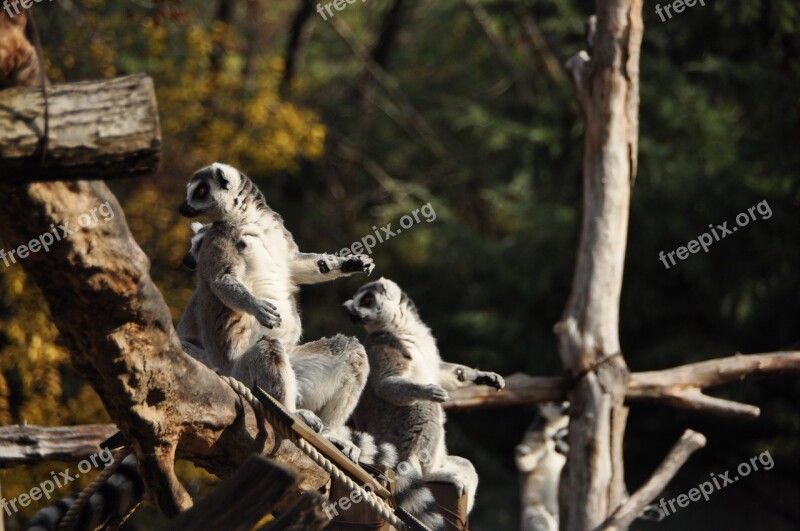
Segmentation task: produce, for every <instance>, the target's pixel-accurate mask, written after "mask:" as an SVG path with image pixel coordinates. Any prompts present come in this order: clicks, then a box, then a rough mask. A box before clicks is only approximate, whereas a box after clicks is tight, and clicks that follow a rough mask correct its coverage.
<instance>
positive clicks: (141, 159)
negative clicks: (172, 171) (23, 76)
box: [0, 74, 161, 183]
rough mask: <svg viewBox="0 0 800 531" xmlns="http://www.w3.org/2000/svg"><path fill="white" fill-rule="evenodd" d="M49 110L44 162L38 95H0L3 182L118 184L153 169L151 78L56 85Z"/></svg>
mask: <svg viewBox="0 0 800 531" xmlns="http://www.w3.org/2000/svg"><path fill="white" fill-rule="evenodd" d="M48 109H49V111H48V116H49V128H50V129H49V134H48V141H47V156H46V158H45V159H44V161H43V162H42V158H41V156H42V151H41V143H40V140H41V138H42V135H43V131H44V123H45V120H44V117H45V107H44V99H43V95H42V89H41V88H40V87H19V88H11V89H7V90H3V91H0V182H13V183H18V182H31V181H45V180H78V179H81V180H84V179H115V178H121V177H135V176H138V175H145V174H152V173H154V172H155V171H156V170H157V169H158V163H159V159H160V156H161V126H160V124H159V120H158V106H157V104H156V96H155V90H154V88H153V81H152V79H150V77H148V76H146V75H144V74H135V75H131V76H124V77H118V78H114V79H107V80H100V81H83V82H79V83H65V84H60V85H53V86H52V87H50V88H49V89H48Z"/></svg>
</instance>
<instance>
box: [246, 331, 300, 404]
mask: <svg viewBox="0 0 800 531" xmlns="http://www.w3.org/2000/svg"><path fill="white" fill-rule="evenodd" d="M230 375H231V376H232V377H234V378H236V379H237V380H239V381H241V382H242V383H244V384H245V385H246V386H248V387H250V388H252V387H255V386H258V387H261V388H262V389H263V390H264V391H266V392H267V393H269V394H270V395H272V396H273V397H275V399H276V400H278V401H279V402H281V403H282V404H283V405H284V406H286V407H287V408H288V409H289V410H290V411H294V410H295V409H296V407H297V380H296V378H295V374H294V371H293V370H292V366H291V364H290V363H289V357H288V356H287V355H286V352H285V351H284V350H283V345H281V342H280V341H278V340H277V339H270V338H269V337H267V336H264V337H262V338H261V339H259V340H258V341H257V342H256V344H255V345H253V346H252V347H250V348H249V349H248V350H246V351H245V352H244V354H242V355H241V356H239V357H238V358H236V359H235V360H233V361H232V362H231V367H230Z"/></svg>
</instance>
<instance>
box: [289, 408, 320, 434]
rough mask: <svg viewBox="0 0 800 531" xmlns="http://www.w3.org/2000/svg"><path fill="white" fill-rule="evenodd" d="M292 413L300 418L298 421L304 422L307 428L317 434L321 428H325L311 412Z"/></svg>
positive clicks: (300, 410) (305, 410)
mask: <svg viewBox="0 0 800 531" xmlns="http://www.w3.org/2000/svg"><path fill="white" fill-rule="evenodd" d="M294 413H295V415H297V416H298V417H300V420H302V421H303V422H305V423H306V425H307V426H308V427H309V428H311V429H312V430H314V431H315V432H317V433H321V432H322V430H323V428H325V424H323V423H322V420H321V419H320V418H319V417H318V416H317V415H316V414H315V413H314V412H313V411H309V410H307V409H298V410H297V411H295V412H294Z"/></svg>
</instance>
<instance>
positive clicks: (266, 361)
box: [178, 163, 374, 460]
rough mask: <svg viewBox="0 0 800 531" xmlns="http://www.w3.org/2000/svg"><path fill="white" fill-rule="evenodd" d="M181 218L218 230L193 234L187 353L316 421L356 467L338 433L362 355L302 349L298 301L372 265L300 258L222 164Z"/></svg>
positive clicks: (183, 327) (344, 347) (194, 192)
mask: <svg viewBox="0 0 800 531" xmlns="http://www.w3.org/2000/svg"><path fill="white" fill-rule="evenodd" d="M179 210H180V212H181V214H182V215H184V216H186V217H192V218H193V217H199V216H202V217H205V218H209V219H210V220H211V221H212V222H213V223H212V224H211V226H210V227H207V228H204V229H200V228H199V227H197V226H195V230H198V233H197V234H196V235H195V238H194V239H193V247H197V248H198V250H197V252H196V255H197V264H196V265H197V268H198V271H199V272H200V275H199V276H200V283H199V284H200V285H199V287H198V290H197V291H196V293H195V295H193V297H192V300H191V301H190V304H189V305H188V306H187V308H186V310H185V311H184V314H183V316H182V317H181V322H180V324H179V325H178V335H179V336H180V337H181V339H182V340H183V341H184V344H185V345H187V346H188V344H191V347H192V348H187V350H191V352H190V354H192V355H195V356H196V357H197V358H198V359H200V361H203V362H204V363H207V364H208V365H209V366H211V367H213V368H216V369H217V370H220V371H221V372H223V373H225V374H231V375H232V376H234V377H236V378H237V379H241V380H242V381H244V383H245V384H247V385H254V384H258V385H262V386H263V387H264V388H265V389H266V390H268V391H273V392H275V393H279V394H282V395H283V399H282V401H283V402H284V403H285V404H286V405H287V406H288V407H290V408H291V409H295V407H296V408H300V410H301V411H302V410H310V411H312V412H314V413H316V414H317V415H318V416H319V418H320V419H321V420H322V423H324V426H325V431H324V432H323V434H325V435H326V436H327V437H328V438H329V439H330V440H331V441H332V442H334V443H336V444H337V445H338V446H340V447H341V448H342V449H343V451H344V452H345V453H346V454H347V455H348V456H349V457H350V458H351V459H354V460H357V458H358V449H357V448H356V447H354V446H353V445H352V444H350V443H348V442H347V441H342V440H339V439H338V438H337V437H336V431H337V430H338V429H339V428H340V427H341V426H343V425H344V423H345V422H346V421H347V419H348V418H349V417H350V415H351V414H352V412H353V410H354V409H355V406H356V404H357V402H358V397H359V396H360V394H361V391H362V389H363V387H364V385H365V383H366V378H367V373H368V372H369V366H368V364H367V360H366V354H365V352H364V348H363V347H362V346H361V345H360V344H359V343H358V341H357V340H356V339H355V338H346V337H344V336H341V335H338V336H335V337H333V338H325V339H321V340H319V341H314V342H310V343H305V344H302V345H300V344H299V341H300V336H301V334H302V326H301V323H300V315H299V312H298V308H297V300H296V294H297V292H298V290H299V286H300V285H301V284H315V283H319V282H325V281H328V280H333V279H335V278H341V277H345V276H349V275H351V274H353V273H356V272H364V273H370V272H371V271H372V269H373V268H374V265H373V262H372V259H370V258H369V257H368V256H365V255H354V256H349V257H338V256H332V255H328V254H314V253H301V252H300V251H299V249H298V247H297V244H296V243H295V242H294V239H293V238H292V235H291V233H290V232H289V231H288V230H287V229H286V227H285V226H284V224H283V220H282V219H281V217H280V216H279V215H278V214H277V213H276V212H274V211H273V210H272V209H271V208H270V207H269V206H268V205H267V202H266V199H265V198H264V195H263V194H262V193H261V192H260V191H259V189H258V188H257V187H256V185H255V184H254V183H253V182H252V181H251V180H250V179H249V178H247V177H246V176H245V175H244V174H242V173H241V172H240V171H239V170H237V169H235V168H233V167H231V166H228V165H225V164H219V163H214V164H212V165H210V166H208V167H205V168H202V169H200V170H199V171H197V172H196V173H195V174H194V175H193V176H192V178H191V180H190V182H189V185H188V190H187V198H186V200H185V201H184V202H183V204H182V205H181V206H180V209H179ZM187 265H191V264H187ZM287 360H288V363H286V361H287ZM306 418H307V417H306Z"/></svg>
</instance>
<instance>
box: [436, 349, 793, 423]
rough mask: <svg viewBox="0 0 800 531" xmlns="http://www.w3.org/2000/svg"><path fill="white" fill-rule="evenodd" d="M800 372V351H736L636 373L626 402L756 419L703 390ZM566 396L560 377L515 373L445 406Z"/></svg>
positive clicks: (751, 411)
mask: <svg viewBox="0 0 800 531" xmlns="http://www.w3.org/2000/svg"><path fill="white" fill-rule="evenodd" d="M795 374H800V351H791V352H769V353H764V354H736V355H735V356H731V357H727V358H719V359H714V360H708V361H701V362H697V363H689V364H687V365H681V366H680V367H674V368H671V369H665V370H661V371H647V372H634V373H632V374H631V375H630V380H629V382H628V387H627V389H626V391H625V399H626V401H648V402H659V403H665V404H670V405H672V406H675V407H679V408H682V409H692V410H696V411H703V412H706V413H712V414H717V415H728V416H731V415H732V416H737V417H743V418H754V417H757V416H758V414H759V410H758V408H757V407H755V406H751V405H747V404H740V403H738V402H734V401H731V400H725V399H721V398H715V397H710V396H707V395H705V394H703V393H702V392H701V391H702V389H705V388H707V387H715V386H718V385H723V384H727V383H732V382H737V381H744V380H747V379H753V378H764V377H778V376H788V375H795ZM566 397H567V384H566V382H565V380H564V379H563V378H559V377H534V376H528V375H526V374H521V373H517V374H513V375H511V376H509V377H508V378H506V388H505V389H503V390H502V391H499V392H498V391H495V390H494V389H490V388H487V387H477V386H476V387H468V388H464V389H459V390H456V391H453V392H451V393H450V400H449V401H448V402H446V403H445V404H444V406H445V407H446V408H447V409H450V410H456V411H458V410H466V409H478V408H487V407H505V406H514V405H523V404H533V403H543V402H557V401H561V400H565V399H566Z"/></svg>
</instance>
